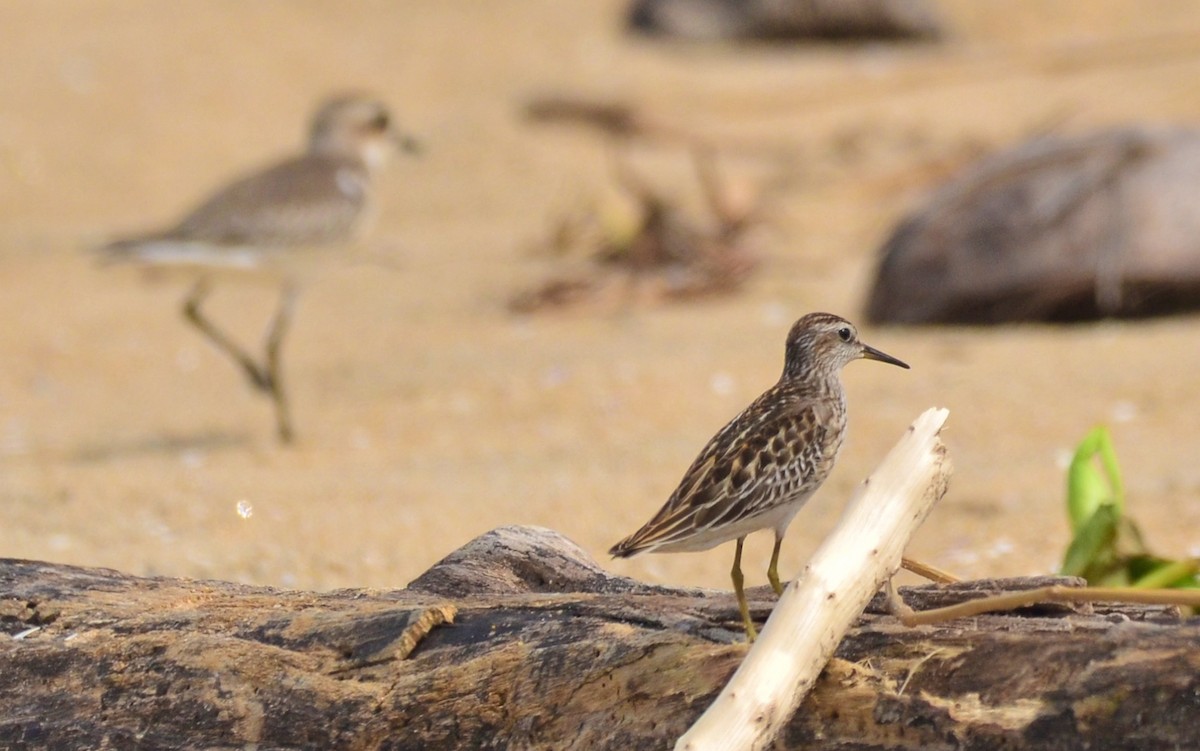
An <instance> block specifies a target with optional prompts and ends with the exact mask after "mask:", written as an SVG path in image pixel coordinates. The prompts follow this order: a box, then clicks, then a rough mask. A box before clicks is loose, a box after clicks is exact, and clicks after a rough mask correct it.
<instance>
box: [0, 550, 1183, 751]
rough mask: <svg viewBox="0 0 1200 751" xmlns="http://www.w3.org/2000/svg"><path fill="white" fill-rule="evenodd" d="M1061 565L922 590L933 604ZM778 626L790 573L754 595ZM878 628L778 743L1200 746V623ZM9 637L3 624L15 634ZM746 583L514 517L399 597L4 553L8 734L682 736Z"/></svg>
mask: <svg viewBox="0 0 1200 751" xmlns="http://www.w3.org/2000/svg"><path fill="white" fill-rule="evenodd" d="M1046 583H1047V581H1046V580H1045V579H1023V580H1004V581H984V582H974V583H966V584H961V585H951V586H947V585H941V586H938V587H933V586H929V587H918V588H913V589H908V590H905V596H906V598H907V600H908V602H909V604H911V605H914V606H915V607H918V608H928V607H935V606H939V605H944V604H949V603H951V602H955V601H961V600H962V599H964V598H969V597H975V596H979V595H981V594H986V593H989V592H999V591H1011V590H1013V589H1021V588H1026V587H1031V586H1042V585H1045V584H1046ZM750 596H751V598H752V608H753V612H754V614H755V617H756V618H757V619H759V620H760V621H761V619H762V618H764V617H765V616H766V615H767V613H768V612H769V611H770V608H771V606H772V605H773V595H771V593H770V591H769V589H767V588H760V589H755V590H751V591H750ZM882 612H883V603H882V600H881V599H880V600H878V601H877V602H876V603H874V604H873V606H872V607H871V608H869V609H868V611H867V613H866V614H864V615H863V617H862V618H860V619H859V621H858V622H857V624H856V625H855V627H854V628H853V629H852V630H851V632H850V633H849V635H848V636H847V638H846V639H845V640H844V641H843V642H842V644H841V646H840V647H839V648H838V650H837V654H836V656H835V658H834V659H833V661H831V662H830V663H829V665H828V666H827V667H826V669H825V672H824V673H823V674H822V677H821V679H820V680H819V681H818V682H817V685H816V686H815V688H814V690H813V691H812V692H811V693H810V694H809V696H808V697H807V699H806V700H805V702H804V704H802V705H801V707H800V710H799V711H798V712H797V713H796V714H795V715H794V716H793V717H792V718H791V720H790V721H789V722H788V724H787V725H786V726H785V728H784V730H783V733H782V735H781V736H780V737H779V739H778V740H777V742H776V745H775V747H776V748H781V749H782V748H787V749H807V748H839V749H868V748H870V749H884V748H888V749H952V748H953V749H994V748H1001V747H1003V748H1006V749H1024V748H1046V749H1049V748H1055V749H1057V748H1084V747H1087V748H1091V749H1106V748H1128V747H1137V748H1144V749H1155V748H1196V747H1200V723H1198V722H1196V718H1197V717H1200V714H1198V713H1200V622H1197V621H1196V620H1183V619H1181V618H1180V616H1179V615H1178V613H1176V612H1174V611H1172V610H1170V609H1164V608H1154V607H1123V608H1105V609H1101V608H1097V609H1096V610H1095V612H1092V611H1088V610H1086V609H1081V608H1074V607H1067V606H1063V605H1052V606H1045V607H1038V608H1031V609H1026V610H1024V611H1021V612H1018V613H1014V614H1006V615H988V616H979V617H976V618H971V619H969V620H964V621H957V622H951V623H947V624H942V625H940V626H927V627H920V628H917V629H907V628H904V627H903V626H901V625H900V624H899V623H897V622H896V620H895V619H893V618H892V617H890V616H885V615H881V613H882ZM5 634H7V636H5ZM741 637H742V634H741V625H740V622H739V619H738V615H737V607H736V604H735V603H734V600H733V597H732V595H731V594H729V593H725V592H713V591H701V590H685V589H670V588H663V587H654V586H649V585H645V584H640V583H638V582H636V581H633V580H630V579H626V578H622V577H615V576H611V575H609V574H607V573H606V572H604V571H603V570H602V569H600V568H599V567H598V566H597V565H596V564H595V563H594V562H593V561H592V560H591V559H590V558H589V557H588V556H587V554H586V553H584V552H583V551H582V550H581V549H579V548H578V547H577V546H575V545H574V544H572V543H571V542H570V541H568V540H566V539H565V538H563V537H561V536H560V535H558V534H556V533H554V532H551V531H549V530H544V529H533V528H527V527H506V528H502V529H499V530H495V531H493V532H490V533H488V534H486V535H483V536H482V537H480V538H478V539H476V540H474V541H472V542H471V543H469V544H468V545H466V546H465V547H463V548H461V549H460V550H458V551H456V552H455V553H453V554H451V555H450V556H449V557H447V558H446V559H445V560H443V561H442V562H440V563H439V564H438V565H436V566H435V567H434V568H432V569H430V571H428V572H427V573H425V574H424V575H422V576H421V577H420V578H418V579H417V580H416V581H414V582H413V583H412V584H411V585H410V586H409V587H408V588H407V589H404V590H398V591H363V590H342V591H335V592H327V593H319V594H318V593H311V592H297V591H286V590H275V589H269V588H262V587H249V586H243V585H238V584H230V583H225V582H207V581H191V580H184V579H167V578H139V577H133V576H128V575H125V574H121V573H118V572H115V571H110V570H106V569H93V568H77V567H71V566H61V565H55V564H50V563H39V562H31V561H17V560H0V748H55V749H70V748H142V749H158V748H163V749H184V748H188V749H194V748H232V747H238V748H242V747H245V746H246V745H247V744H256V747H257V748H258V749H289V748H339V749H357V748H364V749H365V748H391V749H441V748H464V749H474V748H514V749H517V748H544V749H563V748H621V749H662V748H666V747H668V746H669V745H670V744H671V743H672V742H673V741H674V739H675V738H677V737H678V736H679V735H680V734H682V733H683V731H684V730H686V729H687V727H688V726H689V725H690V724H691V723H692V722H693V721H694V720H695V719H696V717H698V716H699V715H700V713H701V712H702V711H703V710H704V708H705V707H707V706H708V705H709V703H710V702H711V701H712V700H713V698H714V697H715V696H716V694H717V693H718V691H720V689H721V687H722V686H723V685H724V684H725V682H726V681H727V680H728V678H729V676H730V675H731V674H732V672H733V671H734V670H735V669H736V667H737V665H738V664H739V662H740V661H741V659H742V657H743V656H744V655H745V651H746V645H745V644H744V643H742V641H741Z"/></svg>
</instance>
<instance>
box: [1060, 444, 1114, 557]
mask: <svg viewBox="0 0 1200 751" xmlns="http://www.w3.org/2000/svg"><path fill="white" fill-rule="evenodd" d="M1097 457H1099V459H1100V467H1101V468H1103V470H1104V471H1103V472H1101V469H1100V468H1097V466H1096V463H1095V462H1094V461H1093V460H1094V459H1095V458H1097ZM1106 505H1112V506H1115V507H1116V509H1117V513H1118V516H1119V515H1120V514H1122V513H1124V511H1125V486H1124V483H1123V482H1122V480H1121V470H1120V467H1119V466H1118V465H1117V454H1116V451H1115V450H1114V449H1113V445H1112V438H1111V436H1110V435H1109V433H1108V429H1107V428H1105V427H1098V428H1095V429H1093V430H1092V431H1091V432H1090V433H1088V434H1087V435H1086V436H1085V437H1084V439H1083V441H1081V442H1080V444H1079V447H1078V448H1077V449H1075V456H1074V458H1072V459H1071V466H1070V468H1069V469H1068V470H1067V515H1068V516H1069V517H1070V519H1071V530H1072V531H1073V532H1074V533H1075V534H1076V536H1078V534H1079V532H1080V530H1081V529H1082V527H1083V526H1084V525H1085V524H1087V522H1088V520H1090V519H1091V518H1092V516H1093V515H1094V514H1095V513H1096V511H1097V510H1098V509H1100V507H1101V506H1106Z"/></svg>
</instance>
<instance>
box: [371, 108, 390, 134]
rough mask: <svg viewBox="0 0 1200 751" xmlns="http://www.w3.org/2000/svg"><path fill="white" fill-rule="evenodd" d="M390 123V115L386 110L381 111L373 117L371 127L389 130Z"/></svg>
mask: <svg viewBox="0 0 1200 751" xmlns="http://www.w3.org/2000/svg"><path fill="white" fill-rule="evenodd" d="M389 124H390V123H389V121H388V116H387V113H386V112H380V113H379V114H378V115H376V116H375V117H374V118H372V119H371V127H372V128H374V129H375V130H387V129H388V125H389Z"/></svg>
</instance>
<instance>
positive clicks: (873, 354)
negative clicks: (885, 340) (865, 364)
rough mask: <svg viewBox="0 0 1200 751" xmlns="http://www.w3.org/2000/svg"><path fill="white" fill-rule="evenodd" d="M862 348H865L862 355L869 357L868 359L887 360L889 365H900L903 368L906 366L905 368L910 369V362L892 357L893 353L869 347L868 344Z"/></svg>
mask: <svg viewBox="0 0 1200 751" xmlns="http://www.w3.org/2000/svg"><path fill="white" fill-rule="evenodd" d="M862 348H863V350H862V356H863V357H865V358H867V359H868V360H878V361H879V362H886V363H888V364H889V365H898V366H900V367H901V368H904V369H905V370H908V369H909V367H908V363H906V362H904V361H903V360H897V359H896V358H894V357H892V356H891V355H889V354H885V353H883V352H880V351H879V350H877V349H875V348H874V347H868V346H867V345H865V344H864V345H863V346H862Z"/></svg>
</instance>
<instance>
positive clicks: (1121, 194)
mask: <svg viewBox="0 0 1200 751" xmlns="http://www.w3.org/2000/svg"><path fill="white" fill-rule="evenodd" d="M1197 191H1200V132H1197V131H1188V130H1167V129H1158V130H1154V129H1149V128H1143V129H1133V128H1130V129H1124V130H1114V131H1105V132H1100V133H1093V134H1090V135H1085V136H1079V137H1074V138H1058V137H1055V138H1039V139H1036V140H1034V141H1030V142H1028V143H1025V144H1022V145H1020V146H1018V147H1016V148H1014V149H1011V150H1008V151H1005V152H1002V153H999V154H996V155H994V156H991V157H989V158H987V159H984V160H983V161H981V162H980V163H979V164H977V165H975V166H974V167H972V168H970V169H967V170H965V171H964V172H963V173H962V174H961V175H959V176H957V177H955V178H953V179H952V180H950V181H949V182H948V183H946V184H945V185H944V186H942V187H941V188H940V189H939V190H938V191H937V192H936V193H935V194H934V195H933V197H932V198H931V199H930V201H929V202H928V204H927V205H926V206H924V207H922V208H921V209H919V210H917V211H916V212H914V213H913V214H912V215H911V216H909V217H908V218H906V219H904V220H903V221H902V222H901V223H900V225H899V226H898V227H897V228H896V230H895V231H894V232H893V234H892V236H891V237H890V238H889V239H888V240H887V242H886V243H885V244H884V246H883V248H882V249H881V250H880V264H879V270H878V272H877V275H876V278H875V282H874V285H873V288H872V290H871V292H870V296H869V299H868V302H867V316H868V318H870V320H872V321H874V322H877V323H1000V322H1005V321H1079V320H1091V319H1095V318H1099V317H1105V316H1115V317H1134V316H1149V315H1161V314H1167V313H1173V312H1178V311H1186V310H1195V309H1197V308H1200V206H1198V205H1197V203H1196V201H1195V200H1194V198H1195V196H1196V194H1197Z"/></svg>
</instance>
